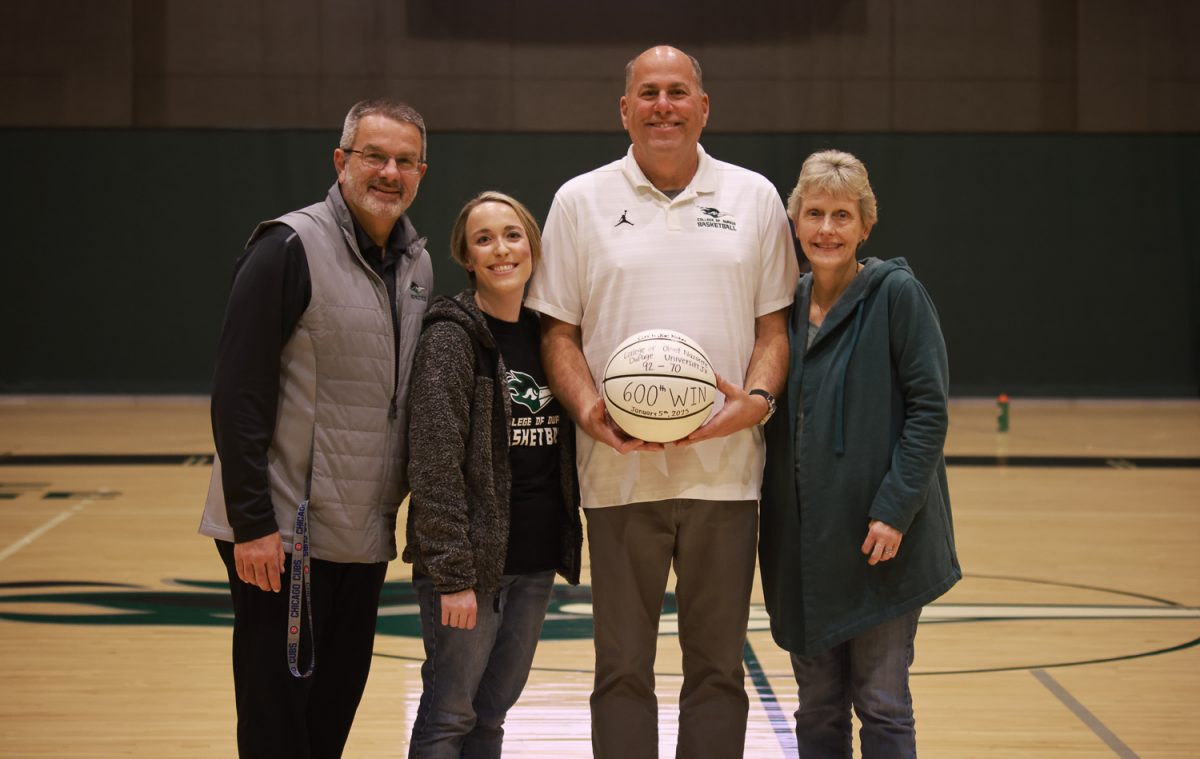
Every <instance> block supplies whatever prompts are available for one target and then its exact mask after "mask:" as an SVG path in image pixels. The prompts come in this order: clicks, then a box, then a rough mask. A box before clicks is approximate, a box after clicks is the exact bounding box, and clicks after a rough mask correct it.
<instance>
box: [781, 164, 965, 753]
mask: <svg viewBox="0 0 1200 759" xmlns="http://www.w3.org/2000/svg"><path fill="white" fill-rule="evenodd" d="M788 215H789V216H790V217H791V219H792V221H793V222H794V224H795V229H796V237H797V239H798V240H799V242H800V245H801V247H802V248H803V250H804V254H805V255H806V256H807V257H808V260H809V261H810V262H811V264H812V273H811V274H806V275H805V276H804V277H803V278H802V279H801V280H800V284H799V286H798V287H797V290H796V301H795V305H794V310H793V312H792V316H791V323H790V327H789V336H790V339H791V365H790V367H789V371H788V385H787V391H786V397H785V399H784V401H785V402H784V404H783V409H782V410H783V411H784V413H780V414H777V415H776V416H775V418H774V419H772V420H771V422H770V423H769V424H768V425H767V429H766V436H767V464H766V472H765V476H764V481H763V491H762V526H761V531H760V535H761V537H760V540H759V550H760V562H761V567H762V577H763V591H764V595H765V597H766V602H767V611H768V612H769V613H770V616H771V632H772V635H773V636H774V638H775V641H776V642H777V643H778V644H779V645H780V646H782V647H783V648H785V649H787V650H788V651H789V652H791V660H792V668H793V671H794V672H795V675H796V682H797V685H798V686H799V694H800V708H799V709H798V710H797V712H796V737H797V741H798V744H799V747H800V756H801V757H805V758H806V759H807V757H850V756H851V728H850V724H851V722H850V708H851V706H853V708H854V711H855V713H856V714H857V715H858V718H859V721H860V722H861V723H862V730H861V732H860V739H861V744H862V753H863V756H864V757H887V758H888V759H893V758H897V757H912V756H916V734H915V728H914V720H913V713H912V698H911V695H910V691H909V686H908V670H909V667H910V666H911V665H912V660H913V641H914V639H915V637H916V629H917V620H918V617H919V616H920V613H921V608H922V607H923V606H924V605H925V604H927V603H929V602H930V601H932V600H933V599H935V598H937V597H938V596H940V595H942V594H943V593H945V592H946V591H947V590H948V589H949V588H950V587H951V586H953V585H954V583H955V582H957V581H958V580H959V578H961V576H962V572H961V570H960V569H959V566H958V559H957V557H956V555H955V549H954V533H953V526H952V522H951V517H950V497H949V492H948V490H947V487H946V465H945V460H944V458H943V456H942V446H943V444H944V442H945V439H946V425H947V411H946V400H947V391H948V383H949V380H948V374H947V368H946V348H945V343H944V342H943V340H942V333H941V328H940V327H939V325H938V318H937V312H936V311H935V310H934V307H933V303H932V302H931V301H930V299H929V295H928V293H926V292H925V289H924V288H923V287H922V286H921V284H920V283H919V282H918V281H917V280H916V278H915V277H914V276H913V273H912V270H911V269H909V267H908V265H907V263H906V262H905V261H904V259H900V258H897V259H892V260H890V261H881V260H879V259H876V258H867V259H863V260H861V261H860V260H858V257H857V252H858V248H859V246H861V245H862V243H864V242H865V241H866V239H867V237H868V236H869V235H870V233H871V229H872V227H873V226H874V224H875V221H876V206H875V195H874V192H873V191H872V190H871V185H870V182H869V181H868V177H867V170H866V168H865V167H864V166H863V164H862V162H861V161H859V160H858V159H857V158H855V157H854V156H852V155H850V154H848V153H842V152H840V151H833V150H830V151H825V152H821V153H815V154H813V155H812V156H809V158H808V160H806V161H805V162H804V167H803V168H802V169H801V172H800V179H799V181H798V183H797V185H796V188H795V189H794V190H793V191H792V195H791V197H790V198H789V200H788Z"/></svg>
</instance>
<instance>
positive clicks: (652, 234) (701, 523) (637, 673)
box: [527, 47, 798, 759]
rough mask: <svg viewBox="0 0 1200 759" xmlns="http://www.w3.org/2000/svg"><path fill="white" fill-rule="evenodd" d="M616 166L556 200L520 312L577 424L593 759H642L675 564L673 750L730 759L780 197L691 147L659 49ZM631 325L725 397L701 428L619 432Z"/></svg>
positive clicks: (695, 95) (754, 177)
mask: <svg viewBox="0 0 1200 759" xmlns="http://www.w3.org/2000/svg"><path fill="white" fill-rule="evenodd" d="M625 79H626V81H625V95H624V96H623V97H622V98H621V121H622V123H623V124H624V126H625V129H626V131H627V132H628V133H629V136H630V139H631V140H632V143H633V145H632V146H631V148H630V150H629V152H628V154H627V155H626V156H625V157H624V158H622V159H621V160H618V161H614V162H613V163H611V164H608V165H607V166H602V167H601V168H599V169H596V170H595V171H592V172H589V173H587V174H584V175H582V176H579V177H576V178H575V179H572V180H571V181H569V182H567V183H566V184H565V185H563V187H562V188H561V189H560V190H559V191H558V194H557V195H556V196H555V199H554V204H553V206H552V207H551V209H550V215H549V217H548V218H547V220H546V230H545V234H544V236H543V251H544V253H543V258H542V265H541V267H540V268H539V269H538V271H537V272H536V273H535V274H534V277H533V283H532V285H531V289H530V293H529V299H528V301H527V303H528V305H529V306H530V307H531V308H533V309H535V310H537V311H540V312H541V313H542V315H543V320H542V325H543V328H542V330H543V331H542V351H543V357H544V363H545V365H546V371H547V374H548V375H549V379H550V385H551V387H552V389H553V390H554V394H555V397H557V398H558V399H559V400H560V402H562V403H563V404H564V405H565V406H566V408H567V409H568V410H569V412H570V413H571V415H572V417H573V418H574V419H575V422H576V423H577V425H578V429H579V431H580V432H581V434H580V435H579V440H578V446H579V451H578V465H579V478H580V488H581V490H582V496H583V505H584V507H585V508H586V509H587V511H586V514H587V527H588V541H589V544H590V550H591V554H590V555H591V575H592V596H593V602H594V611H595V627H596V633H595V640H596V681H595V688H594V690H593V692H592V698H591V706H592V746H593V750H594V753H595V756H596V757H599V759H607V758H609V757H617V758H618V759H638V758H640V757H647V758H648V759H654V758H656V757H657V756H658V712H657V702H656V699H655V696H654V671H653V668H654V655H655V650H656V646H657V637H658V621H659V612H660V610H661V608H662V601H663V595H664V592H665V590H666V584H667V574H668V571H669V569H670V568H671V567H672V564H673V565H674V569H675V574H676V577H677V579H678V582H677V584H676V586H675V595H676V600H677V602H678V606H679V641H680V646H681V647H682V649H683V670H684V681H683V687H682V689H681V691H680V695H679V701H680V715H679V744H678V749H677V753H676V755H677V756H680V757H706V758H711V759H724V758H725V757H740V756H741V755H742V750H743V744H744V742H745V728H746V713H747V708H748V699H747V697H746V692H745V686H744V674H743V669H742V649H743V643H744V641H745V637H746V621H747V616H748V613H749V600H750V589H751V585H752V583H753V575H754V554H755V543H756V533H757V527H758V514H757V508H756V502H757V500H758V497H759V487H760V484H761V478H762V468H763V456H764V451H763V438H762V433H761V431H760V429H759V425H761V424H762V423H764V422H765V421H766V419H767V417H769V416H770V414H771V412H772V411H773V410H774V408H775V399H774V395H775V394H776V393H779V392H780V391H781V390H782V388H783V383H784V378H785V376H786V372H787V356H788V344H787V327H786V324H787V323H786V318H787V310H788V307H789V306H790V305H791V302H792V294H793V291H794V289H795V285H796V279H797V276H798V272H797V267H796V260H795V256H794V254H793V252H792V244H791V240H790V237H789V232H788V225H787V218H786V215H785V212H784V210H783V204H782V203H781V201H780V198H779V193H778V192H777V191H776V189H775V187H774V186H772V185H771V183H770V182H768V181H767V180H766V179H765V178H764V177H762V176H760V175H758V174H755V173H753V172H750V171H747V170H745V169H742V168H739V167H737V166H733V165H731V164H728V163H724V162H721V161H717V160H715V159H713V158H711V157H709V156H708V155H707V154H706V153H705V152H704V150H703V148H701V147H700V144H699V140H700V133H701V131H702V130H703V128H704V125H705V124H706V123H707V121H708V95H706V94H705V93H704V89H703V83H702V79H701V72H700V64H699V63H698V62H697V61H696V60H695V59H694V58H692V57H691V56H689V55H687V54H686V53H684V52H682V51H680V50H677V49H675V48H672V47H655V48H651V49H649V50H647V51H645V52H644V53H642V54H641V55H639V56H638V57H637V58H635V59H634V60H632V61H630V63H629V64H628V65H627V66H626V71H625ZM646 329H673V330H677V331H679V332H683V333H684V334H686V335H688V336H689V337H691V338H692V339H694V340H695V341H696V342H697V343H699V345H700V346H701V347H702V348H703V349H704V350H705V351H706V352H707V353H708V356H709V358H710V359H711V360H712V362H713V366H714V367H715V369H716V371H717V374H718V384H717V389H718V390H719V391H720V392H721V394H722V397H721V398H720V399H719V400H718V410H717V411H716V413H715V414H714V415H713V417H712V418H711V419H709V421H708V423H707V424H706V425H705V426H703V427H701V428H700V429H699V430H697V431H696V432H694V433H692V435H691V436H689V437H688V438H686V439H685V440H682V441H679V442H678V443H675V444H667V445H665V446H664V445H659V444H655V443H647V442H644V441H641V440H635V439H632V438H629V437H628V436H627V435H625V434H624V433H623V432H621V431H620V430H619V429H618V428H617V427H616V426H615V424H614V423H613V422H612V419H611V418H610V417H609V416H608V414H607V412H606V411H605V408H604V401H603V400H602V398H601V395H600V393H599V392H598V390H597V388H598V387H599V386H600V383H601V377H600V372H601V371H603V367H604V364H605V362H606V361H607V360H608V357H609V355H610V354H611V353H612V351H613V349H615V348H616V346H617V345H618V344H619V343H620V342H621V341H622V340H624V339H625V338H626V337H628V336H629V335H631V334H633V333H635V332H639V331H642V330H646Z"/></svg>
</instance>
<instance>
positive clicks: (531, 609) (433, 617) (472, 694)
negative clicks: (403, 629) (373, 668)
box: [408, 571, 554, 759]
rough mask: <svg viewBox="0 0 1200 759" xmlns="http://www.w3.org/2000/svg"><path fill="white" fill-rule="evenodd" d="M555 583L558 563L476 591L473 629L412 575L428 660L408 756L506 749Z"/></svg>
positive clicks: (440, 757) (480, 757)
mask: <svg viewBox="0 0 1200 759" xmlns="http://www.w3.org/2000/svg"><path fill="white" fill-rule="evenodd" d="M553 586H554V572H553V571H546V572H536V573H533V574H527V575H504V577H502V578H501V580H500V590H499V591H498V592H497V593H495V594H494V595H489V596H486V597H484V596H479V597H478V598H477V599H476V600H477V603H478V606H479V608H478V613H477V615H476V616H477V619H476V622H475V629H474V630H462V629H459V628H453V627H447V626H446V625H443V624H442V596H441V594H440V593H438V592H437V591H436V590H434V588H433V582H432V581H431V580H430V579H429V578H428V577H422V576H417V577H414V578H413V587H414V588H415V589H416V591H417V603H418V604H419V605H420V607H421V634H422V637H423V638H424V639H425V663H424V664H423V665H421V681H422V683H423V685H424V691H423V692H422V693H421V704H420V706H418V707H417V719H416V721H415V722H414V723H413V731H412V741H411V743H410V744H409V748H408V756H409V759H448V758H449V757H453V758H454V759H459V757H469V758H470V759H484V758H490V757H499V756H500V745H501V743H502V741H503V740H504V717H505V715H506V714H507V713H508V710H509V708H511V707H512V705H513V704H515V703H516V702H517V698H518V697H519V696H520V695H521V690H522V689H523V688H524V687H525V681H526V680H527V679H528V678H529V668H530V667H531V666H532V665H533V654H534V651H535V650H536V649H537V642H538V636H540V635H541V632H542V621H543V620H545V618H546V607H547V606H548V605H549V603H550V591H551V588H553Z"/></svg>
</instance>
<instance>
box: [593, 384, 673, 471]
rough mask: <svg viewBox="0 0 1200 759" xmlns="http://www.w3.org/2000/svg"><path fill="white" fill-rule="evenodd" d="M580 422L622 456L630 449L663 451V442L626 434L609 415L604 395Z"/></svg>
mask: <svg viewBox="0 0 1200 759" xmlns="http://www.w3.org/2000/svg"><path fill="white" fill-rule="evenodd" d="M579 424H580V426H581V427H583V431H584V432H586V433H587V434H588V435H590V436H591V437H592V438H594V439H595V440H597V441H599V442H601V443H604V444H605V445H607V446H611V447H612V448H613V449H614V450H615V451H616V452H617V453H619V454H621V455H622V456H624V455H625V454H626V453H629V452H630V451H661V450H662V449H663V444H662V443H648V442H646V441H645V440H638V439H637V438H635V437H629V435H626V434H625V431H624V430H622V429H621V428H620V427H618V426H617V423H616V422H614V421H613V418H612V417H611V416H609V414H608V410H607V409H606V408H605V406H604V397H603V396H596V402H595V403H593V404H592V407H591V408H590V409H588V413H587V416H585V417H584V418H582V419H580V420H579Z"/></svg>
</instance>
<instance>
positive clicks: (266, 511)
mask: <svg viewBox="0 0 1200 759" xmlns="http://www.w3.org/2000/svg"><path fill="white" fill-rule="evenodd" d="M405 228H406V225H405V224H404V223H403V220H401V221H399V222H397V223H396V225H395V227H393V228H392V232H391V235H390V236H389V238H388V240H387V244H386V246H384V247H383V248H380V246H379V245H376V244H375V242H374V241H373V240H371V238H370V237H369V236H368V235H367V234H366V232H364V231H363V229H362V227H361V226H359V224H358V222H357V221H355V222H354V234H355V239H356V240H357V242H358V248H359V250H360V251H361V252H362V254H363V258H364V259H365V260H366V261H367V263H368V264H369V265H370V266H371V268H372V269H373V270H374V271H375V273H376V274H378V275H379V276H380V277H381V278H382V279H383V281H384V283H385V284H386V285H387V289H388V296H389V299H390V300H391V302H392V308H393V310H394V309H395V304H396V292H395V290H396V277H395V268H396V262H397V261H398V260H399V259H400V256H401V255H403V254H404V252H405V251H406V250H407V247H408V243H409V242H410V240H408V239H406V237H407V236H406V234H405V231H404V230H405ZM347 255H350V253H349V251H347ZM311 297H312V280H311V278H310V275H309V270H308V259H307V257H306V255H305V251H304V244H303V243H302V242H301V241H300V236H299V235H298V234H296V232H295V231H294V230H293V229H292V228H291V227H289V226H287V225H285V224H276V225H273V226H271V227H270V228H268V229H267V230H266V231H264V232H263V234H262V235H261V236H260V237H259V238H258V239H257V240H255V241H254V243H253V244H251V245H250V246H249V247H247V248H246V250H245V251H243V252H242V255H241V256H240V257H239V258H238V260H237V263H236V264H235V266H234V275H233V287H232V289H231V291H230V295H229V303H228V305H227V306H226V308H225V322H224V326H223V327H222V329H221V339H220V342H219V343H218V347H217V363H216V370H215V373H214V377H213V392H212V412H211V413H212V428H213V439H214V440H215V442H216V448H217V456H218V457H219V458H220V459H221V477H222V484H223V486H224V493H225V509H226V512H227V514H228V516H229V524H230V526H231V527H232V528H233V534H234V540H235V541H236V542H239V543H242V542H245V541H247V540H254V539H255V538H261V537H263V536H266V535H270V534H271V533H273V532H275V531H277V530H278V529H279V525H278V524H276V522H275V510H274V508H273V506H272V505H271V486H270V482H269V480H268V476H269V475H268V471H267V450H268V449H269V448H270V446H271V439H272V436H273V435H274V432H275V416H276V414H277V412H278V408H279V357H280V354H281V352H282V350H283V346H284V345H285V344H286V343H287V341H288V340H289V339H290V338H291V336H292V333H293V332H294V331H295V329H296V325H297V324H298V323H299V321H300V317H301V316H302V315H303V314H304V311H305V309H307V308H308V303H309V300H310V299H311ZM396 339H399V337H398V336H397V338H396Z"/></svg>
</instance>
